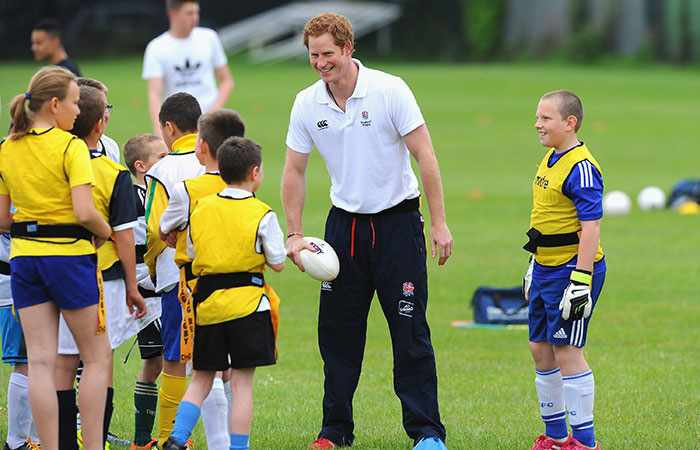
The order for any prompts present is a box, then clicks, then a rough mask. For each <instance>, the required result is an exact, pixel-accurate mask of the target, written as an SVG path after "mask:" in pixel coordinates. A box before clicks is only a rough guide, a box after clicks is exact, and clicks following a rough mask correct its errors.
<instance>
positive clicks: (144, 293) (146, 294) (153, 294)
mask: <svg viewBox="0 0 700 450" xmlns="http://www.w3.org/2000/svg"><path fill="white" fill-rule="evenodd" d="M139 293H140V294H141V297H143V298H150V297H160V294H157V293H156V291H152V290H150V289H145V288H142V287H141V286H139Z"/></svg>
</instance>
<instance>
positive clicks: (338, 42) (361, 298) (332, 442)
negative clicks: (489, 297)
mask: <svg viewBox="0 0 700 450" xmlns="http://www.w3.org/2000/svg"><path fill="white" fill-rule="evenodd" d="M353 41H354V36H353V29H352V25H351V24H350V23H349V21H348V20H347V19H346V18H345V17H343V16H341V15H337V14H330V13H324V14H319V15H318V16H316V17H314V18H313V19H311V20H310V21H309V22H307V24H306V26H305V28H304V45H305V46H306V47H307V48H308V50H309V59H310V63H311V66H312V68H313V69H314V71H316V72H317V73H318V75H319V76H320V78H321V79H320V80H319V81H318V82H316V83H315V84H313V85H311V86H310V87H308V88H307V89H304V90H303V91H301V92H300V93H299V94H298V95H297V97H296V100H295V101H294V106H293V107H292V113H291V118H290V124H289V131H288V134H287V162H286V165H285V168H284V173H283V177H282V201H283V203H284V209H285V215H286V219H287V232H288V235H287V239H288V240H287V253H288V255H289V257H290V258H291V259H292V261H294V263H295V264H296V265H298V266H299V267H300V269H302V270H303V266H302V264H301V262H300V260H299V252H300V251H301V250H302V249H303V248H309V247H308V245H307V244H306V242H305V241H304V240H303V239H302V236H303V229H302V211H303V208H304V201H305V189H306V187H305V183H306V181H305V180H306V166H307V162H308V158H309V153H310V152H311V151H312V149H313V148H314V147H316V148H317V149H318V150H319V152H320V153H321V156H322V157H323V159H324V161H325V163H326V167H327V169H328V172H329V174H330V177H331V183H332V185H331V192H330V196H331V200H332V202H333V207H332V208H331V210H330V212H329V214H328V219H327V221H326V233H325V240H326V241H327V242H328V243H329V244H331V246H333V248H334V249H335V251H336V253H337V254H338V257H339V259H340V274H339V275H338V278H336V279H335V280H333V281H332V282H330V283H324V284H323V285H322V288H321V302H320V309H319V324H318V333H319V336H318V340H319V348H320V351H321V356H322V358H323V361H324V369H325V384H324V398H323V426H322V428H321V431H320V433H319V434H318V438H317V439H316V440H315V441H314V443H313V444H312V445H311V448H316V449H324V448H335V447H341V446H349V445H352V443H353V440H354V434H353V429H354V424H353V418H352V397H353V394H354V392H355V389H356V387H357V383H358V381H359V377H360V371H361V366H362V358H363V352H364V344H365V339H366V328H367V314H368V312H369V308H370V303H371V301H372V297H373V295H374V292H375V291H376V292H377V295H378V297H379V301H380V303H381V305H382V309H383V311H384V315H385V316H386V319H387V322H388V324H389V330H390V333H391V336H392V345H393V351H394V386H395V391H396V394H397V396H398V397H399V399H400V400H401V406H402V410H403V424H404V428H405V430H406V433H407V434H408V436H409V437H410V438H411V439H413V440H414V444H415V445H416V447H415V448H416V449H420V450H427V449H445V446H444V440H445V427H444V426H443V424H442V422H441V421H440V413H439V410H438V401H437V374H436V370H435V356H434V353H433V348H432V344H431V342H430V330H429V328H428V324H427V322H426V317H425V312H426V306H427V297H428V291H427V288H428V283H427V271H426V248H425V236H424V234H423V217H422V215H421V213H420V210H419V206H420V200H419V197H420V193H419V191H418V181H417V179H416V177H415V175H414V173H413V170H412V169H411V156H413V158H414V159H415V160H416V161H417V163H418V167H419V169H420V174H421V179H422V181H423V186H424V189H425V195H426V198H427V201H428V207H429V209H430V216H431V227H430V243H431V249H432V251H431V253H432V256H433V258H434V257H436V255H437V254H438V253H439V262H438V264H440V265H442V264H444V263H445V261H446V260H447V258H449V256H450V255H451V254H452V247H453V241H452V235H451V233H450V230H449V228H448V227H447V223H446V220H445V209H444V202H443V194H442V182H441V179H440V170H439V168H438V164H437V159H436V158H435V153H434V151H433V147H432V144H431V141H430V137H429V135H428V130H427V128H426V126H425V121H424V120H423V116H422V114H421V112H420V108H419V107H418V104H417V103H416V101H415V98H414V97H413V94H412V93H411V90H410V89H409V88H408V86H407V85H406V83H404V82H403V80H401V79H400V78H398V77H395V76H392V75H389V74H386V73H383V72H379V71H377V70H372V69H368V68H366V67H364V66H363V65H362V64H361V63H360V61H358V60H356V59H353V58H352V52H353V47H354V42H353Z"/></svg>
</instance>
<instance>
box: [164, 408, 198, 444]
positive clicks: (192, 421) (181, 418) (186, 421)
mask: <svg viewBox="0 0 700 450" xmlns="http://www.w3.org/2000/svg"><path fill="white" fill-rule="evenodd" d="M199 414H200V410H199V407H198V406H197V405H195V404H194V403H191V402H185V401H183V402H180V406H178V407H177V415H176V416H175V425H174V426H173V432H172V433H171V434H170V437H172V438H173V439H175V442H177V443H178V444H180V445H185V444H186V443H187V440H188V439H189V438H190V436H191V435H192V430H194V426H195V425H197V421H198V420H199Z"/></svg>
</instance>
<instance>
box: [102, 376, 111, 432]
mask: <svg viewBox="0 0 700 450" xmlns="http://www.w3.org/2000/svg"><path fill="white" fill-rule="evenodd" d="M113 400H114V388H111V387H108V388H107V399H106V400H105V417H104V422H103V425H102V444H105V443H106V442H107V433H108V432H109V424H110V423H111V422H112V413H113V412H114V403H113V402H112V401H113Z"/></svg>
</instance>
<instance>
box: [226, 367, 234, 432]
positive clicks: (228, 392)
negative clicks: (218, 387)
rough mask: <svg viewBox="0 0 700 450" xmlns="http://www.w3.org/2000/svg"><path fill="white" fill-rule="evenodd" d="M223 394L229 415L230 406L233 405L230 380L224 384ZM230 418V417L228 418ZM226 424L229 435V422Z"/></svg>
mask: <svg viewBox="0 0 700 450" xmlns="http://www.w3.org/2000/svg"><path fill="white" fill-rule="evenodd" d="M224 393H226V402H228V409H227V410H226V411H228V412H229V413H230V412H231V404H232V403H233V394H232V393H231V380H228V381H227V382H226V383H224ZM229 418H230V416H229ZM227 424H228V431H229V433H230V432H231V421H230V420H229V421H228V422H227Z"/></svg>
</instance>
